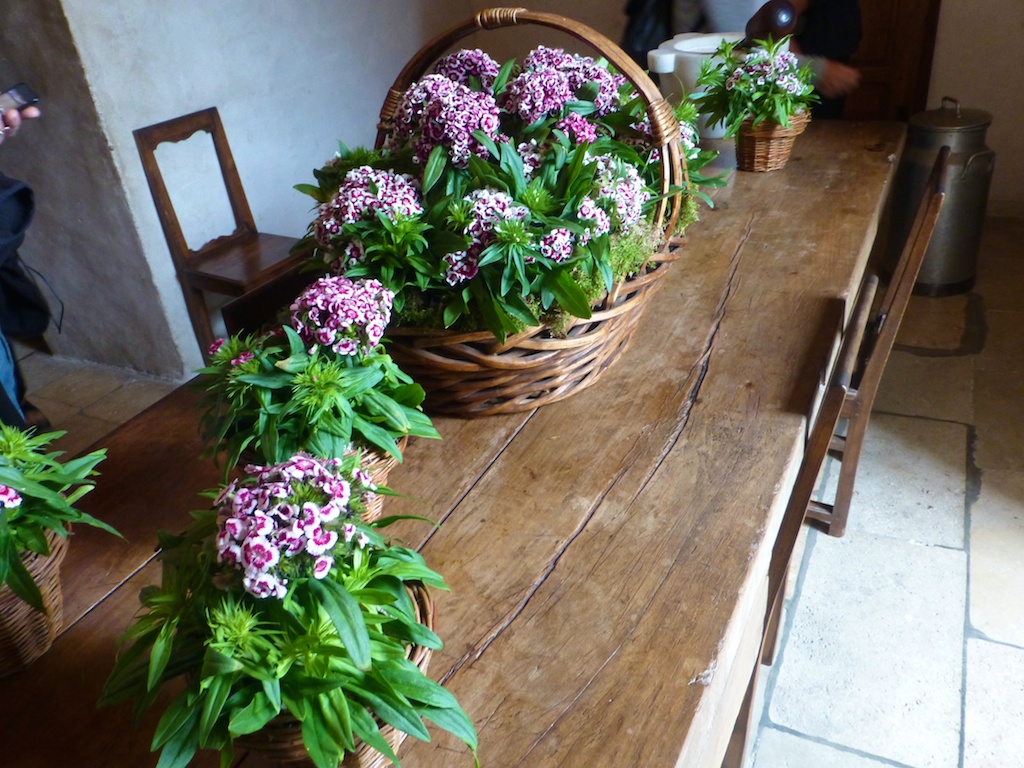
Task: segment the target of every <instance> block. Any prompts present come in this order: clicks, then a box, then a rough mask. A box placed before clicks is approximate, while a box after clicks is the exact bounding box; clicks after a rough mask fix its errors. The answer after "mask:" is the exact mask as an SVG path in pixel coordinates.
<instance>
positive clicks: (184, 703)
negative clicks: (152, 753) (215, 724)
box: [152, 691, 199, 749]
mask: <svg viewBox="0 0 1024 768" xmlns="http://www.w3.org/2000/svg"><path fill="white" fill-rule="evenodd" d="M198 719H199V710H198V709H197V708H195V707H193V706H192V705H191V702H190V701H189V693H188V692H187V691H186V692H184V693H182V694H181V695H180V696H178V697H177V698H176V699H175V700H174V701H172V702H171V703H170V704H169V705H168V707H167V709H166V710H164V714H163V716H162V717H161V718H160V722H158V723H157V725H156V730H155V731H154V732H153V744H152V748H153V749H159V748H160V747H162V746H163V745H164V744H166V743H167V742H169V741H170V740H171V739H172V738H173V737H174V736H175V734H178V733H180V732H181V731H182V730H183V729H185V728H194V727H195V725H196V722H198ZM196 744H197V746H198V741H197V742H196Z"/></svg>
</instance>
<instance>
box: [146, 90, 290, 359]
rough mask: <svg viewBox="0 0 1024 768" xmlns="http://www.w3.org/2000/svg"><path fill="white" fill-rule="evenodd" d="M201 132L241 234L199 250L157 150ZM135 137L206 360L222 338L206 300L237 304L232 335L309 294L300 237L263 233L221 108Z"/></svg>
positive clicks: (228, 314) (230, 315)
mask: <svg viewBox="0 0 1024 768" xmlns="http://www.w3.org/2000/svg"><path fill="white" fill-rule="evenodd" d="M199 131H204V132H206V133H208V134H210V136H211V137H212V139H213V145H214V149H215V151H216V155H217V162H218V165H219V166H220V171H221V175H222V177H223V179H224V187H225V190H226V191H227V197H228V202H229V204H230V206H231V212H232V216H233V218H234V226H235V229H234V231H233V232H230V233H228V234H225V235H223V236H221V237H217V238H214V239H213V240H210V241H209V242H207V243H206V244H205V245H202V246H201V247H199V248H197V249H194V250H193V249H191V248H189V246H188V243H187V242H186V240H185V236H184V234H183V233H182V228H181V224H180V223H179V221H178V216H177V214H176V213H175V211H174V206H173V204H172V203H171V198H170V195H169V194H168V192H167V186H166V184H165V182H164V178H163V174H162V173H161V170H160V165H159V164H158V163H157V160H156V156H155V151H156V148H157V147H158V146H159V145H160V144H163V143H165V142H180V141H184V140H186V139H188V138H189V137H191V136H192V135H194V134H195V133H197V132H199ZM133 134H134V136H135V144H136V146H137V147H138V150H139V156H140V158H141V159H142V167H143V170H144V171H145V173H146V179H147V181H148V182H149V190H150V192H151V193H152V195H153V202H154V203H155V204H156V210H157V215H158V216H159V218H160V225H161V227H162V228H163V232H164V238H165V239H166V240H167V247H168V249H169V250H170V252H171V259H172V261H173V262H174V267H175V270H176V271H177V274H178V280H179V282H180V283H181V290H182V293H183V294H184V297H185V305H186V307H187V308H188V313H189V318H190V319H191V321H192V328H193V329H194V330H195V334H196V340H197V341H198V342H199V346H200V348H201V349H202V352H203V355H204V357H206V356H207V354H208V349H209V347H210V344H211V343H212V342H213V338H214V336H213V326H212V324H211V320H210V311H209V307H208V305H207V297H206V295H205V294H207V293H212V294H220V295H223V296H228V297H232V299H233V300H232V301H230V302H229V303H228V304H227V305H225V307H224V309H223V315H224V320H225V324H226V326H227V330H228V331H229V332H237V331H240V330H255V329H256V327H257V326H258V325H259V324H260V323H261V322H262V321H263V320H267V319H270V318H271V317H272V316H273V314H274V313H275V312H276V311H277V310H278V309H279V308H280V307H281V306H282V305H284V304H286V303H288V302H290V301H291V299H293V298H294V297H295V296H296V295H297V294H298V293H299V292H300V291H301V288H302V286H303V284H304V280H303V278H304V276H302V275H300V274H299V272H298V268H299V265H300V264H301V262H302V261H303V257H302V256H301V255H300V254H294V253H292V247H293V246H294V245H295V243H296V238H292V237H283V236H280V235H269V234H265V233H262V232H259V231H258V230H257V229H256V223H255V221H254V220H253V216H252V211H251V210H250V209H249V203H248V201H247V200H246V197H245V191H244V190H243V188H242V181H241V178H240V177H239V175H238V169H237V168H236V167H235V161H234V157H233V156H232V154H231V148H230V147H229V145H228V141H227V136H226V135H225V133H224V126H223V125H222V124H221V120H220V115H219V114H218V112H217V109H216V107H211V108H209V109H204V110H201V111H199V112H193V113H192V114H189V115H184V116H182V117H177V118H174V119H172V120H167V121H164V122H162V123H157V124H155V125H150V126H147V127H145V128H139V129H137V130H135V131H134V132H133ZM306 282H308V280H306Z"/></svg>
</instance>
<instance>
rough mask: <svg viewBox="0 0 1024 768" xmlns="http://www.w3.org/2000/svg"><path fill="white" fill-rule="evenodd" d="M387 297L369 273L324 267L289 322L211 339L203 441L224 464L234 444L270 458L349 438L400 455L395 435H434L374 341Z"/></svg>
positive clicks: (384, 319)
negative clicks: (357, 275)
mask: <svg viewBox="0 0 1024 768" xmlns="http://www.w3.org/2000/svg"><path fill="white" fill-rule="evenodd" d="M392 303H393V295H392V293H391V292H390V291H389V290H387V289H386V288H384V286H383V285H382V284H381V283H380V282H379V281H377V280H373V279H364V280H350V279H348V278H346V277H343V276H340V275H329V276H325V277H323V278H320V279H318V280H316V281H314V282H313V283H312V284H311V285H310V286H309V287H308V288H307V289H306V290H305V291H303V293H302V294H300V295H299V296H298V297H297V298H296V300H295V301H294V303H293V304H292V305H291V308H290V320H289V322H288V324H286V325H283V326H281V327H276V328H274V329H272V330H271V331H269V332H267V333H265V334H263V335H259V336H252V335H245V336H241V335H236V336H232V337H231V338H229V339H223V340H218V341H217V342H215V344H214V346H213V348H211V350H210V352H211V358H210V363H209V365H208V366H206V367H205V368H203V369H201V370H200V371H199V373H200V374H201V378H200V380H199V382H200V385H201V386H203V387H204V388H205V390H206V394H205V395H204V398H203V401H202V416H201V421H200V423H201V430H202V433H203V435H204V437H205V439H206V441H207V443H208V445H209V446H210V451H211V452H212V453H214V454H217V453H219V452H221V451H224V452H226V453H227V456H228V466H229V467H233V466H235V465H236V464H237V463H238V462H239V460H240V458H241V456H242V454H243V452H251V453H255V454H257V455H259V456H260V457H261V459H262V460H263V461H265V462H267V463H269V464H273V463H276V462H279V461H282V460H283V459H285V458H287V457H288V456H291V455H292V454H294V453H296V452H298V451H303V450H304V451H309V452H310V453H312V454H315V455H317V456H341V455H343V454H344V453H345V452H346V451H348V450H349V449H350V447H351V446H352V445H353V444H354V445H355V447H357V448H362V449H374V450H378V451H380V452H381V453H384V454H389V455H391V456H394V457H395V458H397V459H401V452H400V450H399V446H398V442H399V441H400V440H401V439H403V438H405V437H407V436H417V437H434V438H436V437H439V435H438V434H437V431H436V430H435V429H434V427H433V425H432V424H431V422H430V419H429V418H428V417H427V416H426V415H425V414H423V412H422V411H421V410H420V404H421V403H422V402H423V398H424V392H423V388H422V387H420V386H419V385H417V384H415V383H414V382H413V381H412V379H411V378H410V377H409V376H407V375H406V374H405V373H403V372H402V371H401V369H399V367H398V366H397V365H396V364H395V362H394V361H393V360H392V359H391V356H390V355H388V354H387V352H386V351H385V350H384V347H383V346H382V344H381V342H382V340H383V336H384V330H385V328H386V327H387V325H388V323H389V322H390V319H391V309H392Z"/></svg>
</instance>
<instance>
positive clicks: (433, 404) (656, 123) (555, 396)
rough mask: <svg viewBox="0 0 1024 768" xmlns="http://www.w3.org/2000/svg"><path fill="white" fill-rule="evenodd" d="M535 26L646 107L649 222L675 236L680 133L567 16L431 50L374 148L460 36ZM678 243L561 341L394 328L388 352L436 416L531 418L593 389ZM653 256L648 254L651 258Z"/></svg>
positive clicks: (628, 72)
mask: <svg viewBox="0 0 1024 768" xmlns="http://www.w3.org/2000/svg"><path fill="white" fill-rule="evenodd" d="M528 24H533V25H538V26H542V27H548V28H551V29H556V30H559V31H561V32H565V33H568V34H569V35H571V36H573V37H575V38H576V39H578V40H580V41H582V42H584V43H586V44H588V45H589V46H590V47H591V48H593V49H595V50H596V51H597V52H598V53H599V54H600V55H601V56H603V57H604V58H606V59H607V60H608V61H609V62H610V63H611V64H612V65H613V66H614V67H615V68H616V69H617V70H618V71H619V72H621V73H622V74H623V75H624V76H625V77H626V79H627V80H629V81H630V83H631V84H632V85H633V87H634V88H635V89H636V91H637V93H638V94H639V95H640V96H641V98H642V99H643V100H644V102H645V105H646V107H647V112H648V116H649V118H650V121H651V132H652V135H653V140H652V144H653V145H654V146H657V147H658V148H659V150H660V151H661V156H662V158H663V162H662V166H661V168H662V175H661V193H662V197H661V200H660V201H659V203H658V207H657V209H656V213H655V218H654V223H655V226H656V228H657V229H658V231H661V232H669V233H671V232H674V230H675V228H676V223H677V221H678V218H679V213H680V210H681V206H682V203H683V200H682V196H681V195H680V194H674V195H672V194H668V193H669V190H670V189H673V188H674V189H681V188H685V187H686V186H687V185H688V182H689V180H688V176H687V173H686V163H685V159H684V158H683V155H682V151H681V147H680V142H679V135H680V134H679V124H678V122H677V121H676V118H675V114H674V113H673V111H672V108H671V106H670V105H669V104H668V102H667V101H666V100H665V99H664V97H663V96H662V95H661V92H660V91H659V90H658V88H657V86H656V85H655V84H654V83H653V82H652V81H651V79H650V78H649V77H648V75H647V74H646V72H644V71H643V70H642V69H641V68H640V67H639V66H638V65H637V64H636V63H635V62H634V61H633V60H632V59H630V57H629V56H628V55H627V54H626V53H625V52H624V51H623V50H622V49H621V48H620V47H619V46H618V45H616V44H615V43H614V42H612V41H611V40H610V39H608V38H607V37H605V36H604V35H601V34H600V33H599V32H597V31H596V30H594V29H592V28H590V27H588V26H586V25H585V24H581V23H579V22H577V21H574V20H572V19H568V18H566V17H564V16H558V15H555V14H550V13H539V12H534V11H528V10H526V9H524V8H491V9H488V10H484V11H481V12H480V13H478V14H477V15H476V16H474V17H472V18H470V19H468V20H466V21H464V22H462V23H461V24H457V25H455V26H454V27H452V28H451V29H450V30H448V31H447V32H444V33H442V34H441V35H439V36H438V37H436V38H435V39H433V40H432V41H430V42H428V43H427V44H426V45H425V46H424V47H423V48H421V49H420V50H419V51H418V52H417V53H416V54H415V55H414V56H413V57H412V59H410V61H409V63H408V64H406V66H405V68H404V69H403V70H402V72H401V73H400V74H399V75H398V78H397V79H396V80H395V83H394V85H393V86H392V87H391V89H390V91H389V92H388V94H387V97H386V98H385V100H384V105H383V107H382V108H381V113H380V123H379V124H378V135H377V146H378V147H380V146H383V144H384V143H385V141H386V139H387V137H388V136H389V135H390V132H391V130H392V126H393V124H394V118H395V113H396V112H397V109H398V106H399V104H400V103H401V98H402V94H403V93H404V92H405V90H406V89H407V88H408V87H409V86H410V85H411V84H412V83H413V82H414V81H415V80H417V79H418V78H419V77H421V76H422V75H423V74H424V73H425V72H426V71H427V69H428V67H430V66H431V65H432V64H433V63H434V62H435V61H436V59H437V58H438V57H439V56H440V55H442V54H443V53H445V52H446V51H448V50H449V49H450V48H451V47H452V46H453V45H454V44H455V43H456V42H458V41H459V40H460V39H462V38H463V37H466V36H468V35H471V34H473V33H475V32H478V31H480V30H490V29H499V28H501V27H509V26H521V25H528ZM680 243H681V240H675V241H672V242H665V243H663V244H662V245H661V247H660V248H659V249H658V251H659V252H657V253H653V255H652V258H651V260H650V262H649V263H648V265H647V266H646V267H645V268H644V269H643V270H642V271H641V272H640V273H639V274H638V275H636V276H635V277H633V278H631V279H628V280H626V281H624V282H623V283H621V284H620V285H617V286H615V288H614V289H613V291H612V292H611V293H610V294H609V295H608V296H607V297H606V298H605V299H604V301H603V302H602V303H600V304H599V305H598V306H596V307H595V308H594V312H593V316H592V317H591V318H589V319H587V320H582V319H578V320H576V322H575V323H574V324H573V325H572V326H571V328H570V329H569V330H568V333H567V334H566V335H565V337H562V336H556V335H554V334H552V333H551V332H550V331H549V330H548V329H547V328H546V327H543V326H541V327H538V328H530V329H527V330H526V331H524V332H522V333H520V334H518V335H516V336H514V337H512V338H509V339H507V340H506V341H505V342H504V343H501V342H499V341H498V340H497V339H496V338H495V337H494V336H493V335H492V334H491V333H489V332H483V333H459V332H454V331H452V332H449V331H443V330H436V329H426V328H402V327H392V328H389V329H388V337H389V338H390V339H391V345H390V346H389V352H390V353H391V355H392V356H393V357H394V358H395V360H396V362H398V364H399V365H400V366H401V367H402V369H403V370H405V371H406V372H407V373H408V374H409V375H410V376H412V377H413V379H414V380H415V381H416V382H418V383H419V384H420V385H422V386H423V388H424V389H425V390H426V392H427V400H426V403H425V408H426V410H427V411H428V412H430V413H432V414H443V415H449V416H461V417H477V416H488V415H493V414H500V413H514V412H521V411H526V410H531V409H533V408H536V407H538V406H541V405H546V404H548V403H553V402H555V401H557V400H561V399H564V398H566V397H568V396H569V395H571V394H573V393H574V392H577V391H579V390H581V389H584V388H586V387H589V386H590V385H592V384H594V383H595V382H596V381H597V380H598V378H599V377H600V375H601V374H602V373H603V372H604V371H605V370H607V369H608V367H609V366H611V364H612V363H613V362H614V361H615V360H616V359H617V358H618V357H619V355H621V353H622V351H623V350H624V349H625V348H626V346H627V344H628V343H629V340H630V338H631V337H632V334H633V331H634V329H635V328H636V325H637V322H638V321H639V317H640V314H641V313H642V311H643V308H644V306H645V304H646V301H647V299H648V298H649V297H650V295H651V294H652V293H653V291H654V290H655V289H656V287H657V286H658V284H659V283H660V282H661V279H662V278H663V277H664V276H665V272H666V269H667V266H668V262H670V261H672V260H674V259H675V258H676V257H677V256H678V254H677V253H676V250H677V249H678V246H679V244H680ZM652 250H653V249H652Z"/></svg>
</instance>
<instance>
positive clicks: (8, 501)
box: [0, 485, 21, 509]
mask: <svg viewBox="0 0 1024 768" xmlns="http://www.w3.org/2000/svg"><path fill="white" fill-rule="evenodd" d="M0 504H3V506H4V509H17V508H18V507H20V506H21V494H20V493H18V492H17V491H16V490H14V489H13V488H11V487H10V486H8V485H0Z"/></svg>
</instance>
